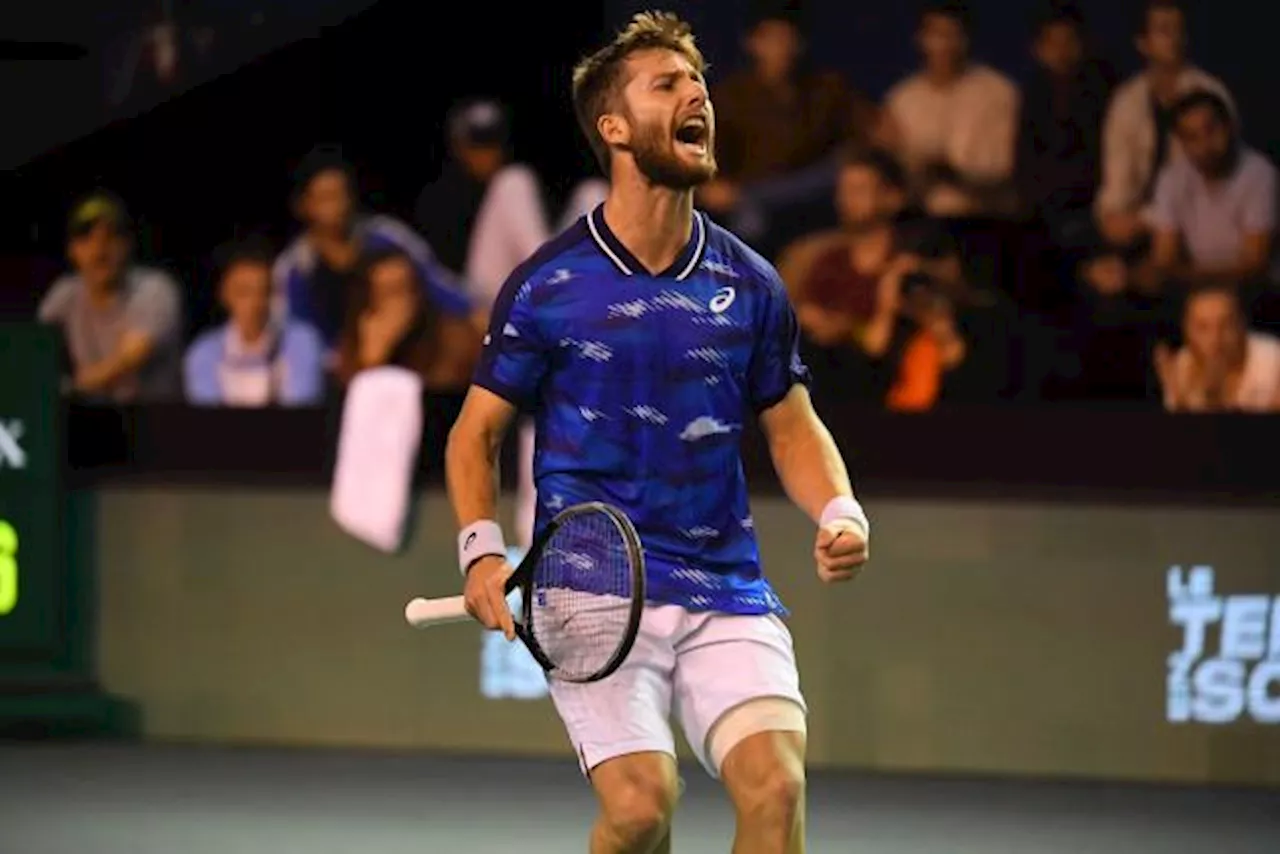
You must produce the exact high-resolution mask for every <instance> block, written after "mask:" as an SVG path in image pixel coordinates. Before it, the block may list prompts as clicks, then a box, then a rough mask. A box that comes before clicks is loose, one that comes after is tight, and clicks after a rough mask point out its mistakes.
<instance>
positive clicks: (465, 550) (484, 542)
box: [458, 519, 507, 578]
mask: <svg viewBox="0 0 1280 854" xmlns="http://www.w3.org/2000/svg"><path fill="white" fill-rule="evenodd" d="M489 555H498V556H499V557H504V558H505V557H506V556H507V545H506V543H505V542H504V541H503V539H502V528H501V526H499V525H498V523H497V522H494V521H492V520H491V519H481V520H479V521H478V522H472V523H471V524H470V525H468V526H467V527H465V528H463V529H462V530H461V531H460V532H459V533H458V569H459V570H460V571H461V572H462V576H463V577H464V578H465V577H466V575H467V570H468V569H470V568H471V564H473V563H475V562H476V561H478V560H479V559H480V558H482V557H488V556H489Z"/></svg>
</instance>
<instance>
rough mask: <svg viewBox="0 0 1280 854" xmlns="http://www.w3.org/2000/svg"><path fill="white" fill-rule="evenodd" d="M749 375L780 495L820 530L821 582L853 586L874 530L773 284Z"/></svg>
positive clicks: (786, 305) (791, 315) (789, 313)
mask: <svg viewBox="0 0 1280 854" xmlns="http://www.w3.org/2000/svg"><path fill="white" fill-rule="evenodd" d="M762 314H763V316H762V317H761V318H760V320H759V322H758V326H757V337H756V344H755V348H754V351H753V353H752V356H751V366H750V369H749V372H748V374H749V375H748V383H749V387H750V396H751V403H752V405H753V406H754V408H755V410H756V412H757V413H758V417H759V420H760V426H761V428H762V429H763V431H764V434H765V437H766V438H767V440H768V443H769V452H770V455H771V456H772V458H773V464H774V468H775V469H776V471H777V472H778V477H779V479H780V480H781V481H782V486H783V489H784V490H786V493H787V495H788V496H789V497H790V498H791V500H792V501H793V502H795V504H796V506H798V507H799V508H800V509H801V510H803V511H804V512H805V513H806V514H808V516H809V518H811V519H813V520H814V521H815V522H816V523H817V525H818V534H817V538H816V541H815V543H814V559H815V561H816V563H817V568H818V576H819V577H820V578H821V579H822V580H823V581H848V580H851V579H852V578H853V577H854V576H855V575H856V574H857V569H858V567H859V566H861V565H862V564H863V563H864V562H865V561H866V559H867V540H868V535H869V533H870V525H869V523H868V521H867V516H866V513H864V512H863V510H862V507H861V505H859V504H858V501H857V499H855V498H854V497H853V489H852V487H851V486H850V484H849V473H848V471H847V470H846V468H845V465H844V460H843V459H842V458H841V456H840V450H839V448H837V447H836V443H835V440H834V439H832V438H831V433H830V432H829V431H828V430H827V428H826V426H825V425H824V424H823V423H822V421H821V420H820V419H819V418H818V415H817V413H816V412H814V410H813V404H812V402H811V401H810V399H809V391H808V388H807V383H808V379H809V372H808V369H807V368H806V367H805V365H804V363H803V362H802V361H801V359H800V354H799V341H800V333H799V326H798V324H797V323H796V317H795V312H794V311H793V310H792V308H791V304H790V302H789V301H788V300H787V297H786V291H785V290H784V289H783V287H782V283H781V282H780V281H777V280H776V274H775V275H774V281H773V282H771V283H769V285H768V291H767V293H766V294H765V295H764V299H763V308H762Z"/></svg>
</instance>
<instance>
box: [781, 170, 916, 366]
mask: <svg viewBox="0 0 1280 854" xmlns="http://www.w3.org/2000/svg"><path fill="white" fill-rule="evenodd" d="M904 198H905V178H904V176H903V173H902V168H901V167H900V166H899V165H898V164H897V162H896V161H895V160H894V159H893V156H892V155H890V154H886V153H884V152H879V151H872V152H861V151H857V150H854V151H852V152H851V153H850V154H849V155H848V157H847V158H846V159H845V161H844V164H843V165H842V167H841V169H840V172H839V174H838V176H837V181H836V199H835V201H836V210H837V214H838V217H839V221H840V228H839V229H838V230H836V231H831V232H821V233H818V234H816V235H811V236H810V237H807V238H803V239H801V240H799V241H797V242H795V243H793V244H792V245H791V246H790V247H788V248H787V250H786V251H784V252H783V253H782V256H781V257H780V258H779V262H778V269H779V272H780V273H781V275H782V278H783V281H784V282H786V283H787V286H788V289H789V291H790V293H791V298H792V301H793V302H794V303H795V306H796V317H797V320H798V321H799V323H800V328H801V330H802V331H803V333H804V335H805V337H806V338H807V339H808V341H809V342H811V343H812V344H813V345H816V347H818V348H821V349H824V350H828V351H831V350H835V351H836V353H827V354H825V355H826V356H827V360H829V359H830V358H831V357H832V356H835V355H837V354H838V353H839V352H840V351H841V350H843V349H844V348H847V347H850V346H852V347H856V348H857V349H858V350H860V351H861V352H862V353H863V354H865V355H866V356H868V357H870V358H872V359H878V358H880V357H881V356H883V355H884V354H885V352H886V351H887V350H888V348H889V340H890V338H891V337H892V335H893V329H894V325H895V324H896V322H897V317H898V306H899V301H900V300H899V297H900V293H901V286H902V279H903V277H904V276H905V275H907V274H908V273H910V272H911V271H912V270H914V269H915V268H916V267H918V266H919V263H918V259H915V258H913V257H905V258H904V256H903V255H902V245H901V244H902V239H901V235H900V234H899V229H898V227H897V224H896V222H895V220H896V218H897V217H898V214H899V213H900V212H901V211H902V208H903V204H904ZM846 379H847V378H846Z"/></svg>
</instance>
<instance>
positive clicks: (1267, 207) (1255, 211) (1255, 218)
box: [1241, 159, 1276, 234]
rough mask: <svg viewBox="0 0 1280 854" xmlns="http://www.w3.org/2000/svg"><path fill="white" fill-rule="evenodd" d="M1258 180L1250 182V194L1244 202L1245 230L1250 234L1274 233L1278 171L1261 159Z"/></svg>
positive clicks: (1243, 224) (1257, 174) (1257, 173)
mask: <svg viewBox="0 0 1280 854" xmlns="http://www.w3.org/2000/svg"><path fill="white" fill-rule="evenodd" d="M1257 162H1258V166H1259V168H1258V169H1257V171H1256V179H1255V180H1252V181H1250V182H1249V193H1248V195H1247V196H1246V197H1245V200H1244V210H1243V211H1242V214H1243V217H1242V219H1243V222H1242V223H1241V224H1242V226H1243V228H1244V230H1245V231H1246V232H1248V233H1249V234H1257V233H1259V232H1272V231H1274V230H1275V227H1276V170H1275V168H1274V167H1273V166H1272V165H1271V164H1270V163H1268V162H1266V161H1265V160H1261V159H1259V161H1257Z"/></svg>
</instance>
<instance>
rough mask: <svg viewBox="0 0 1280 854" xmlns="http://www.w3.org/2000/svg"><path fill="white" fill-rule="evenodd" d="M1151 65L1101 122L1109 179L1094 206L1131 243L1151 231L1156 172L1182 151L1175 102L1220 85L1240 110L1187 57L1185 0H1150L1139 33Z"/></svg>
mask: <svg viewBox="0 0 1280 854" xmlns="http://www.w3.org/2000/svg"><path fill="white" fill-rule="evenodd" d="M1136 44H1137V48H1138V52H1139V53H1140V54H1142V57H1143V59H1144V60H1146V63H1147V67H1146V69H1145V70H1144V71H1141V72H1139V73H1138V74H1137V75H1135V76H1134V77H1132V78H1131V79H1129V80H1128V81H1126V82H1125V83H1124V84H1122V85H1121V86H1120V87H1119V88H1118V89H1116V92H1115V95H1114V96H1113V97H1112V99H1111V104H1110V105H1109V106H1108V108H1107V115H1106V119H1105V121H1104V123H1103V128H1102V187H1101V188H1100V189H1099V191H1098V196H1097V200H1096V203H1095V206H1094V207H1095V210H1094V213H1095V215H1096V217H1097V220H1098V226H1099V228H1100V229H1101V231H1102V234H1103V235H1104V236H1105V237H1106V239H1107V240H1108V241H1109V242H1110V243H1112V244H1114V245H1116V246H1129V245H1131V244H1133V243H1135V242H1136V241H1139V240H1141V239H1143V238H1144V237H1145V236H1146V235H1147V231H1148V223H1147V214H1148V211H1147V206H1148V204H1149V203H1150V201H1151V196H1152V192H1153V190H1154V185H1155V180H1156V176H1157V175H1158V174H1159V172H1160V169H1161V168H1162V167H1163V166H1164V164H1165V162H1166V160H1167V159H1169V158H1171V157H1176V156H1178V154H1179V151H1178V148H1177V141H1176V140H1175V139H1174V138H1173V106H1174V104H1175V103H1176V102H1177V100H1178V98H1180V97H1181V96H1182V95H1184V94H1186V93H1188V92H1191V91H1193V90H1197V89H1203V90H1206V91H1209V92H1213V93H1215V94H1216V95H1218V96H1219V97H1220V98H1222V99H1223V100H1224V101H1225V102H1226V103H1227V104H1228V105H1230V107H1231V111H1232V113H1234V112H1235V105H1234V103H1233V102H1232V100H1231V95H1230V93H1229V92H1227V88H1226V87H1225V86H1224V85H1223V84H1222V83H1221V81H1219V80H1218V79H1217V78H1215V77H1212V76H1210V75H1208V74H1206V73H1205V72H1203V71H1201V70H1200V69H1198V68H1196V67H1194V66H1192V65H1190V64H1188V63H1187V19H1186V13H1185V11H1184V9H1183V6H1182V3H1181V2H1179V0H1146V2H1145V4H1144V6H1143V15H1142V21H1141V24H1140V26H1139V29H1138V34H1137V40H1136Z"/></svg>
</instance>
